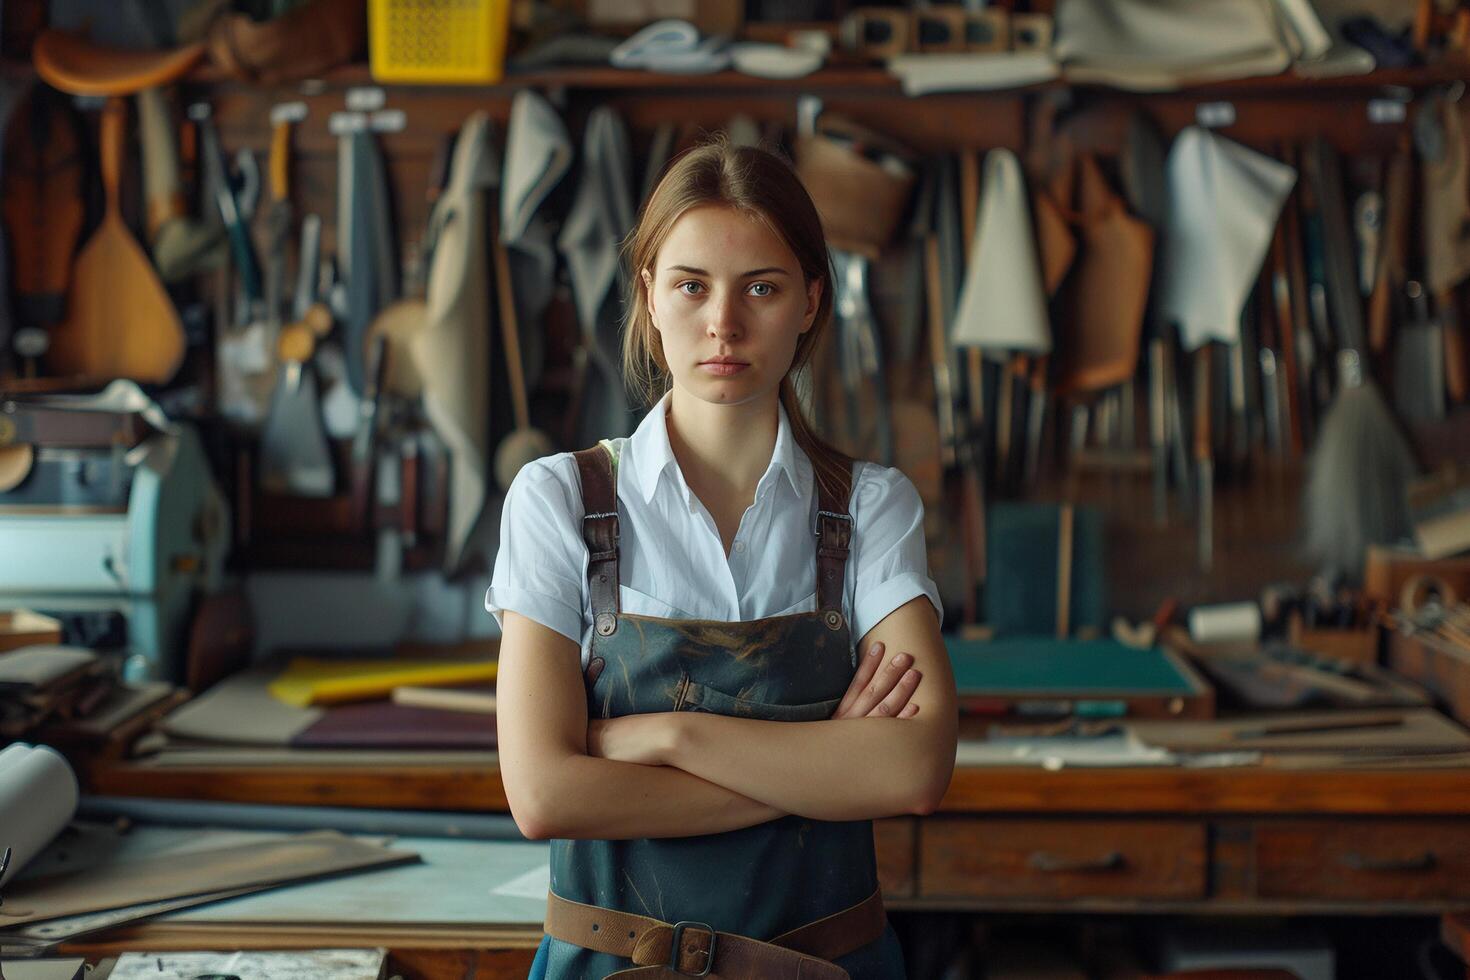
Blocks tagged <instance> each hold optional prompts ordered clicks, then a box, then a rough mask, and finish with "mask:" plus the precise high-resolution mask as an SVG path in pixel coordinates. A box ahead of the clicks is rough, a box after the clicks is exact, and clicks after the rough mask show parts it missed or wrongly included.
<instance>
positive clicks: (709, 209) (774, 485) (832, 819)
mask: <svg viewBox="0 0 1470 980" xmlns="http://www.w3.org/2000/svg"><path fill="white" fill-rule="evenodd" d="M627 248H628V252H629V257H630V260H631V261H630V268H631V269H632V270H633V271H634V275H633V276H632V277H631V279H632V281H631V283H630V289H629V296H628V311H629V315H628V321H627V332H626V336H625V341H624V369H625V373H626V374H627V375H628V377H629V379H630V381H631V382H632V383H633V384H634V385H635V386H638V387H641V388H643V389H644V392H645V394H646V395H647V396H648V400H649V401H653V400H654V398H655V397H658V396H661V397H658V401H657V403H656V404H654V405H653V407H652V409H651V410H650V412H649V413H648V415H647V417H646V418H645V419H644V420H643V422H642V423H641V424H640V425H639V427H638V429H637V431H636V432H634V434H633V435H632V436H631V437H629V438H627V439H615V440H604V441H603V442H602V443H601V444H599V445H598V446H594V447H591V448H590V449H588V450H584V451H582V452H578V453H561V454H559V455H554V456H549V457H545V458H543V459H540V460H537V461H536V462H535V463H532V464H531V465H529V466H527V467H525V468H524V469H523V470H521V472H520V473H519V475H517V477H516V479H515V481H514V482H513V483H512V485H511V487H510V489H509V491H508V493H507V495H506V500H505V509H504V512H503V517H502V523H501V527H502V530H501V545H500V551H499V553H498V555H497V557H496V561H495V571H494V575H493V577H492V580H491V581H492V584H491V586H490V589H489V592H488V593H487V595H486V599H485V604H486V607H487V608H488V609H489V610H490V611H491V612H492V613H495V614H496V616H497V619H499V620H500V623H501V626H502V629H503V638H502V641H501V648H500V672H499V678H498V681H497V686H498V691H497V707H498V725H499V737H500V771H501V777H502V779H503V781H504V785H505V793H506V799H507V800H508V801H509V804H510V809H511V812H512V814H513V815H514V817H515V820H516V823H517V825H518V826H519V827H520V828H521V830H522V831H523V832H524V833H525V834H526V836H528V837H531V838H537V839H550V840H551V841H552V844H551V894H550V895H549V896H548V905H547V919H546V934H547V935H546V937H545V938H544V939H543V940H542V944H541V948H540V950H539V951H538V953H537V962H536V966H535V967H533V969H532V976H533V977H538V976H546V977H552V978H600V977H606V976H609V975H617V976H620V977H655V976H668V975H670V974H669V973H668V972H666V971H668V970H669V969H672V970H673V971H675V972H676V973H680V972H682V973H686V974H691V975H701V974H706V973H708V974H709V975H711V976H718V977H724V978H755V977H761V978H769V977H789V978H793V980H794V978H796V977H797V976H798V975H800V976H801V977H802V978H810V977H831V978H834V980H837V978H841V977H848V976H850V977H852V978H854V980H869V978H884V980H889V978H895V977H902V976H903V975H904V966H903V958H902V955H901V952H900V950H899V947H898V941H897V937H896V936H895V935H894V933H893V930H892V928H891V926H889V924H888V922H887V918H886V916H885V914H884V911H883V904H882V898H881V895H880V894H879V892H878V882H877V873H876V868H875V862H874V854H873V834H872V823H871V821H872V820H873V818H875V817H885V816H893V815H898V814H922V813H928V812H931V811H932V810H933V809H934V808H935V807H936V806H937V805H938V802H939V800H940V798H941V797H942V796H943V795H944V792H945V789H946V788H947V787H948V785H949V780H950V776H951V774H952V771H953V768H954V757H955V738H956V710H955V690H954V678H953V675H952V674H951V672H950V668H949V660H948V657H947V656H946V654H945V649H944V644H943V641H942V639H941V637H940V633H939V623H940V604H939V598H938V594H937V590H936V589H935V586H934V583H933V582H932V581H931V580H930V578H929V575H928V566H927V562H926V557H925V551H924V536H923V505H922V504H921V503H920V500H919V496H918V493H917V491H916V490H915V489H914V486H913V484H912V483H910V482H909V480H908V479H907V478H906V477H904V476H903V475H902V474H901V473H900V472H899V471H898V470H896V469H891V468H888V467H884V466H879V465H876V464H873V463H867V462H858V463H855V462H854V461H853V460H851V459H849V458H847V457H845V456H843V455H841V454H839V453H838V452H836V451H835V450H834V449H833V448H831V447H830V446H828V445H826V444H825V443H824V442H822V441H821V440H820V439H819V438H818V437H817V436H816V435H815V434H814V433H813V431H812V429H811V428H810V426H809V425H808V423H807V422H806V420H805V418H804V416H803V414H802V409H801V406H800V404H799V403H798V400H797V395H796V387H795V384H796V382H795V378H796V376H797V375H798V372H800V371H801V370H802V369H803V368H804V367H805V366H806V365H807V363H808V362H809V361H810V359H811V357H812V352H813V349H814V348H815V347H816V346H817V343H818V341H819V339H820V337H821V334H822V331H823V330H825V329H826V328H827V324H828V320H829V319H830V316H831V310H832V283H831V274H830V272H829V269H830V265H829V261H828V254H827V246H826V243H825V240H824V238H823V235H822V227H821V223H820V220H819V218H818V215H817V212H816V208H815V207H814V205H813V204H812V202H811V199H810V198H809V197H808V196H807V194H806V192H805V190H804V189H803V187H802V186H801V183H800V181H799V180H798V179H797V178H796V176H795V174H794V173H793V172H792V170H791V169H790V167H789V166H788V165H787V164H786V163H785V161H784V160H782V159H781V158H779V157H777V156H775V155H774V154H772V153H769V152H767V151H765V150H762V149H756V148H751V147H736V146H730V145H727V144H725V143H723V142H717V143H712V144H708V145H705V146H702V147H699V148H697V149H695V150H692V151H690V152H689V153H687V154H685V155H684V156H682V157H680V158H679V159H678V160H677V161H676V162H675V163H674V164H673V165H672V166H671V167H670V168H669V170H668V172H667V173H666V174H665V175H664V177H663V179H662V180H661V181H660V183H659V185H658V187H657V189H656V190H655V191H654V193H653V195H652V197H651V198H650V199H649V202H648V204H647V206H646V207H645V209H644V211H643V214H642V216H641V218H640V220H639V223H638V227H637V228H636V229H635V231H634V233H633V235H632V236H631V238H630V239H629V241H628V243H627ZM885 649H886V650H889V651H894V656H893V657H891V658H888V659H886V660H885V658H884V656H883V652H884V650H885ZM880 664H882V668H881V669H880V666H879V665H880ZM910 665H912V666H910ZM921 677H922V680H921V679H920V678H921Z"/></svg>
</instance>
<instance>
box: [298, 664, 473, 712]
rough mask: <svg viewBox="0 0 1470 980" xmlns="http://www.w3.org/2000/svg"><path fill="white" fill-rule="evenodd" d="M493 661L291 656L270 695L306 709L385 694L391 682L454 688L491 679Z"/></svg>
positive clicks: (391, 685)
mask: <svg viewBox="0 0 1470 980" xmlns="http://www.w3.org/2000/svg"><path fill="white" fill-rule="evenodd" d="M495 668H496V661H494V660H321V659H317V658H314V657H295V658H293V659H292V660H291V662H290V663H289V664H287V665H286V669H285V670H284V671H283V672H282V673H281V676H280V677H277V678H276V679H275V680H274V681H272V682H271V683H270V692H271V694H272V695H273V696H275V697H276V698H278V699H279V700H281V701H284V702H285V703H287V704H291V705H295V706H296V707H298V708H304V707H307V706H308V705H313V704H337V703H339V702H343V701H366V700H371V699H373V698H385V697H387V696H388V695H389V694H391V693H392V691H393V689H394V688H395V687H402V686H404V685H413V686H417V687H452V686H454V685H456V684H476V683H481V684H484V683H490V682H493V681H494V680H495Z"/></svg>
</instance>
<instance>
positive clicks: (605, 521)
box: [572, 444, 620, 636]
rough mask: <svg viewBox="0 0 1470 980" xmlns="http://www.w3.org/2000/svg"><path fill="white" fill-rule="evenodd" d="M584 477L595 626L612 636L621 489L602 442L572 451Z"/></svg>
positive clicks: (584, 532) (585, 537)
mask: <svg viewBox="0 0 1470 980" xmlns="http://www.w3.org/2000/svg"><path fill="white" fill-rule="evenodd" d="M572 457H573V458H574V459H575V460H576V461H577V472H578V474H579V475H580V476H581V478H582V508H583V510H584V511H585V514H584V516H583V517H582V538H583V540H585V541H586V542H587V585H588V588H589V589H590V590H591V591H590V595H591V597H592V628H593V629H594V630H596V631H597V635H598V636H611V635H612V634H613V633H614V632H615V631H616V630H617V628H618V612H619V611H620V609H619V605H618V602H619V600H618V491H617V483H616V478H615V477H614V475H613V462H612V455H611V454H610V453H609V452H608V450H607V449H605V448H604V447H603V446H602V445H601V444H598V445H596V446H593V447H592V448H590V449H583V450H582V451H581V452H577V453H573V454H572Z"/></svg>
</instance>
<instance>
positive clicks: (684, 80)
mask: <svg viewBox="0 0 1470 980" xmlns="http://www.w3.org/2000/svg"><path fill="white" fill-rule="evenodd" d="M187 80H188V82H189V83H190V84H193V85H201V86H220V87H231V86H236V87H248V88H270V87H272V86H251V85H247V84H246V83H243V82H238V81H235V80H233V79H230V78H228V77H227V76H225V75H224V74H223V73H222V72H221V71H220V70H219V69H218V68H216V67H214V66H213V65H208V64H206V65H204V66H203V67H201V68H199V69H197V70H196V71H195V72H194V73H193V74H191V75H190V76H188V79H187ZM1461 80H1470V62H1460V61H1454V62H1451V61H1445V62H1441V63H1438V64H1435V65H1429V66H1426V67H1420V68H1391V69H1384V70H1381V71H1374V72H1370V73H1369V74H1366V75H1348V76H1341V77H1336V78H1304V77H1301V76H1298V75H1295V74H1293V73H1290V72H1287V73H1284V74H1280V75H1269V76H1264V77H1257V78H1241V79H1235V80H1231V81H1222V82H1211V83H1208V84H1203V85H1197V86H1189V87H1186V88H1181V89H1177V90H1174V91H1168V92H1132V91H1128V90H1124V89H1114V88H1111V87H1108V86H1097V85H1081V84H1076V83H1072V82H1069V81H1067V80H1066V79H1065V78H1061V79H1056V80H1054V81H1050V82H1045V83H1041V84H1038V85H1028V86H1023V87H1017V88H1012V89H994V90H975V91H970V92H958V93H955V92H950V93H942V94H945V95H976V96H987V95H988V96H995V97H1004V96H1010V95H1015V94H1018V93H1030V92H1039V91H1048V90H1053V89H1065V88H1074V89H1078V90H1087V91H1094V92H1109V93H1112V94H1116V95H1119V96H1126V97H1133V98H1142V99H1148V98H1190V99H1192V98H1199V97H1204V96H1215V97H1219V96H1227V95H1228V96H1233V97H1237V98H1245V97H1252V98H1280V97H1297V96H1306V97H1316V96H1333V95H1342V94H1348V93H1352V94H1364V93H1377V92H1381V91H1383V90H1385V89H1392V88H1407V89H1411V90H1415V91H1418V90H1422V89H1426V88H1430V87H1433V86H1435V85H1442V84H1448V83H1450V82H1454V81H1461ZM356 86H376V87H380V88H387V89H392V90H394V91H403V92H409V91H414V92H420V93H424V94H433V93H435V92H452V91H478V92H486V91H489V92H495V91H502V90H503V91H507V92H508V91H514V90H515V89H518V88H540V89H556V88H564V89H581V90H588V89H591V90H602V91H609V90H611V91H628V90H652V91H658V92H660V93H665V94H678V93H680V92H693V91H711V90H713V91H732V92H734V91H744V90H751V89H755V90H760V91H764V92H768V93H769V92H781V91H789V92H791V93H793V94H795V93H799V92H800V93H804V92H819V91H831V90H846V91H857V92H864V93H869V94H880V95H895V96H903V91H902V88H901V86H900V83H899V80H898V79H897V78H896V77H895V76H893V75H890V74H889V73H888V71H887V69H885V68H883V67H882V66H880V65H871V64H870V65H838V66H829V67H826V68H822V69H820V70H819V71H816V72H813V73H812V74H810V75H806V76H804V77H801V78H795V79H789V80H787V79H769V78H758V77H756V76H753V75H745V74H742V73H740V72H735V71H721V72H714V73H711V74H707V75H679V74H667V73H662V72H650V71H633V70H624V69H620V68H613V67H610V66H606V65H585V66H568V67H564V68H544V69H536V70H533V71H524V72H514V73H511V74H508V75H506V77H505V79H504V80H503V81H502V82H500V83H498V84H494V85H409V84H403V83H398V82H378V81H376V80H375V79H374V78H373V76H372V72H371V70H370V68H369V66H368V65H366V64H352V65H344V66H342V67H340V68H335V69H333V70H331V71H330V72H327V73H326V74H325V75H323V76H321V77H320V78H317V79H310V80H306V81H299V82H289V83H284V84H282V85H279V86H274V87H275V88H302V89H305V90H307V91H315V90H318V89H321V88H326V89H336V88H352V87H356ZM919 98H923V96H920V97H919Z"/></svg>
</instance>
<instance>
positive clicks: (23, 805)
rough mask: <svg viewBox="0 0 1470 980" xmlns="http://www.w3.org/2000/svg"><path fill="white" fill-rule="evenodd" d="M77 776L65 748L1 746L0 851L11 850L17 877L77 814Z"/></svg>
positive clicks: (11, 872) (11, 869)
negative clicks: (62, 753)
mask: <svg viewBox="0 0 1470 980" xmlns="http://www.w3.org/2000/svg"><path fill="white" fill-rule="evenodd" d="M77 798H78V788H77V777H76V774H75V773H73V772H72V770H71V766H70V765H69V764H68V763H67V761H66V759H65V758H63V757H62V755H61V753H60V752H57V751H56V750H55V749H53V748H51V747H50V746H46V745H27V744H26V743H25V742H16V743H15V744H13V745H11V746H9V747H8V748H6V749H3V750H0V854H4V853H5V848H7V847H8V848H10V849H11V851H12V853H11V855H10V867H9V869H8V870H7V871H6V872H5V877H4V879H0V884H4V883H5V882H6V881H10V880H13V879H14V878H15V875H16V873H17V872H19V871H20V869H21V868H24V867H25V866H26V862H28V861H30V859H31V858H33V857H35V856H36V855H37V854H39V853H40V852H41V849H42V848H44V847H45V846H46V845H47V844H49V843H51V840H52V838H54V837H55V836H56V835H57V834H59V833H60V832H61V828H63V827H65V826H66V825H67V823H68V822H69V821H70V820H71V818H72V816H73V815H74V814H75V813H76V812H77Z"/></svg>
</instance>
